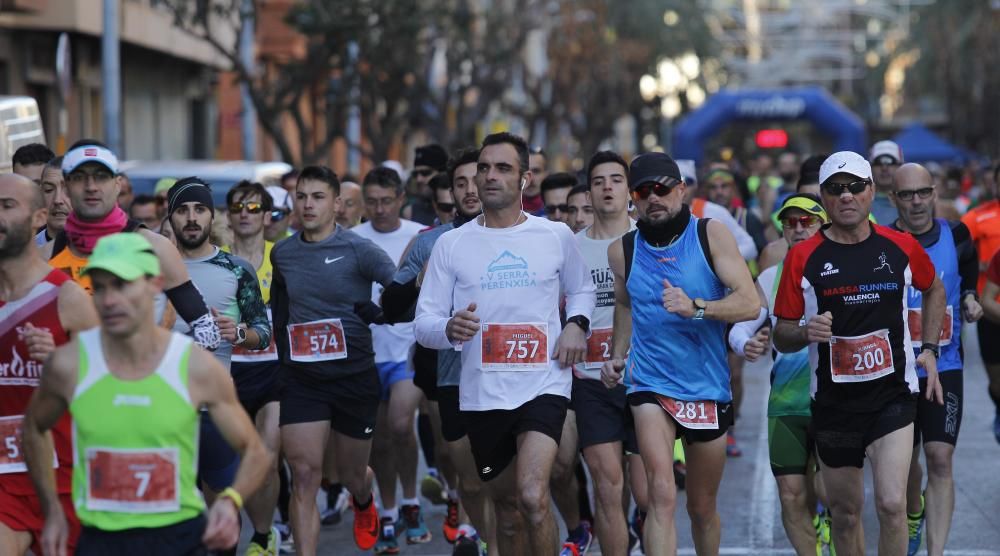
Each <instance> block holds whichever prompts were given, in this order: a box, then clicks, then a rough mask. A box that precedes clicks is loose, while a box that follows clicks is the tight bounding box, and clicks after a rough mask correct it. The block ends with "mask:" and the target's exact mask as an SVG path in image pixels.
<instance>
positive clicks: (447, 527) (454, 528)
mask: <svg viewBox="0 0 1000 556" xmlns="http://www.w3.org/2000/svg"><path fill="white" fill-rule="evenodd" d="M458 526H459V523H458V500H448V514H447V515H445V516H444V523H442V524H441V529H443V531H444V539H445V540H446V541H448V542H449V543H452V544H454V543H455V539H457V538H458Z"/></svg>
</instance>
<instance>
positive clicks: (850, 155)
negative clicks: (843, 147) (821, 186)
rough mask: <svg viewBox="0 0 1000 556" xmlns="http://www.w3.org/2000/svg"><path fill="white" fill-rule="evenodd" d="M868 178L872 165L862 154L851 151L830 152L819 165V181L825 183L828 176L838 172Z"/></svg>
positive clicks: (870, 175) (870, 174)
mask: <svg viewBox="0 0 1000 556" xmlns="http://www.w3.org/2000/svg"><path fill="white" fill-rule="evenodd" d="M841 172H843V173H845V174H850V175H852V176H855V177H858V178H862V179H866V180H870V179H872V165H871V164H868V161H867V160H865V158H864V157H863V156H861V155H860V154H858V153H856V152H852V151H840V152H836V153H833V154H831V155H830V156H829V157H827V159H826V160H824V161H823V165H822V166H820V167H819V183H826V180H828V179H830V176H832V175H834V174H839V173H841Z"/></svg>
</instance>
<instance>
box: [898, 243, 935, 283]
mask: <svg viewBox="0 0 1000 556" xmlns="http://www.w3.org/2000/svg"><path fill="white" fill-rule="evenodd" d="M900 235H901V236H902V238H903V239H902V242H903V245H902V247H903V249H905V250H906V253H907V255H908V256H909V258H910V273H911V274H912V276H913V287H914V288H916V289H918V290H920V291H925V290H927V289H928V288H930V287H931V284H933V283H934V277H935V276H936V275H937V271H936V270H934V263H933V262H931V258H930V256H929V255H928V254H927V251H925V250H924V248H923V246H921V245H920V242H918V241H917V240H916V238H914V237H913V236H911V235H910V234H905V235H904V234H900Z"/></svg>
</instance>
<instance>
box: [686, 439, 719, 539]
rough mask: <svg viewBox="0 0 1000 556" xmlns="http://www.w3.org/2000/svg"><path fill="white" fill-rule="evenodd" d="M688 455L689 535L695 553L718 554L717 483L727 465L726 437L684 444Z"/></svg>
mask: <svg viewBox="0 0 1000 556" xmlns="http://www.w3.org/2000/svg"><path fill="white" fill-rule="evenodd" d="M684 449H685V450H686V452H687V460H688V463H689V464H690V465H688V476H687V510H688V515H690V516H691V536H692V537H693V538H694V546H695V551H696V552H697V553H698V554H715V555H718V554H719V542H720V541H721V535H722V524H721V521H720V519H719V512H718V510H717V509H716V498H717V497H718V494H719V483H721V482H722V470H723V467H724V466H725V465H726V435H722V436H720V437H719V438H716V439H715V440H713V441H711V442H696V443H693V444H692V443H689V442H685V445H684Z"/></svg>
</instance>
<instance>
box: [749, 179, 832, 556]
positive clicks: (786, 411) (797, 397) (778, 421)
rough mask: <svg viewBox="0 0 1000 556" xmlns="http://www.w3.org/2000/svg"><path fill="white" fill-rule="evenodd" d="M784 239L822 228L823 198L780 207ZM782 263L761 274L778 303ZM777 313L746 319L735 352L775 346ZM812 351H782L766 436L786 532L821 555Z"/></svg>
mask: <svg viewBox="0 0 1000 556" xmlns="http://www.w3.org/2000/svg"><path fill="white" fill-rule="evenodd" d="M777 214H778V220H779V221H780V222H781V225H782V227H781V234H782V241H785V242H786V243H787V244H788V247H791V246H793V245H795V244H797V243H800V242H802V241H805V240H807V239H809V238H810V237H812V236H813V235H814V234H815V233H816V232H818V231H819V228H820V226H821V225H822V224H823V223H824V222H826V220H827V217H826V211H824V210H823V206H822V205H821V204H820V200H819V197H815V196H813V195H808V194H802V193H796V194H794V195H792V196H790V197H787V198H786V199H785V202H784V204H782V206H781V207H780V208H779V209H778V211H777ZM782 267H783V265H782V264H781V263H779V264H778V265H777V266H772V267H769V268H767V269H765V270H764V271H763V272H761V273H760V276H758V277H757V293H758V294H759V295H760V296H761V298H762V299H763V300H765V301H766V303H767V307H774V297H775V295H776V294H777V291H778V284H779V282H780V280H781V271H782ZM774 321H775V318H774V315H773V314H771V313H770V311H768V310H767V309H766V308H765V309H761V314H760V316H758V318H757V319H756V320H753V321H744V322H740V323H737V324H736V325H735V326H733V329H732V331H731V332H730V333H729V345H730V346H731V347H732V348H733V351H734V352H736V353H739V354H743V355H744V356H746V358H747V359H748V360H750V361H755V360H756V359H757V358H759V357H760V356H761V355H763V354H764V353H765V352H766V351H768V350H769V349H770V347H771V342H770V337H769V332H770V329H771V328H772V327H773V326H774ZM810 373H811V369H810V367H809V350H808V349H805V348H803V349H801V350H799V351H797V352H795V353H778V354H777V355H776V357H775V358H774V365H773V367H772V368H771V392H770V396H769V397H768V399H767V441H768V448H769V454H770V458H771V473H773V474H774V479H775V481H776V482H777V484H778V496H779V500H780V501H781V522H782V524H783V525H784V527H785V534H786V535H787V536H788V541H789V542H790V543H791V544H792V547H793V548H794V549H795V552H796V553H797V554H798V555H799V556H805V555H807V554H809V555H813V554H821V553H822V542H823V540H825V541H826V543H827V544H829V535H828V534H827V535H825V537H826V538H825V539H823V538H822V537H823V536H824V535H822V534H820V535H819V537H820V538H817V536H818V535H817V531H816V529H817V526H818V528H820V529H822V528H823V527H824V526H825V525H826V523H825V521H820V519H822V520H827V519H828V517H827V516H825V515H824V516H821V517H820V518H819V519H817V518H816V517H814V513H815V509H816V508H815V504H813V507H810V504H811V503H812V502H813V501H814V500H816V489H815V488H814V481H813V479H814V475H815V473H814V472H813V470H814V468H815V465H816V461H815V457H813V456H812V446H813V443H814V442H813V438H812V435H811V434H810V432H809V426H810V422H811V417H810V415H811V413H810V410H809V375H810Z"/></svg>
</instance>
